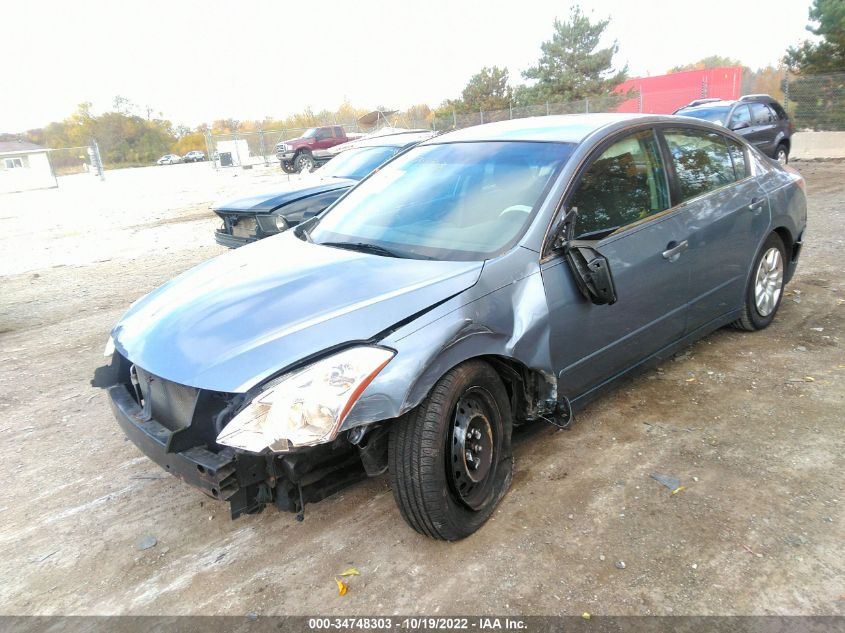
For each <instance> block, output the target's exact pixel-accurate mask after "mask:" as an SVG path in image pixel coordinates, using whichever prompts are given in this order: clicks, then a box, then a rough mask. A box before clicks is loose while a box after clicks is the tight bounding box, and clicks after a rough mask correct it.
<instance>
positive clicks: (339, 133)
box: [334, 127, 343, 138]
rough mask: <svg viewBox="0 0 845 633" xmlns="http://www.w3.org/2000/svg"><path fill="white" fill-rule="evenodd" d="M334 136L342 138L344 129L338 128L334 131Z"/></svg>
mask: <svg viewBox="0 0 845 633" xmlns="http://www.w3.org/2000/svg"><path fill="white" fill-rule="evenodd" d="M334 135H335V137H336V138H342V137H343V128H342V127H336V128H335V129H334Z"/></svg>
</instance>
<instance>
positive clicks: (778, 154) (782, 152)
mask: <svg viewBox="0 0 845 633" xmlns="http://www.w3.org/2000/svg"><path fill="white" fill-rule="evenodd" d="M774 159H775V160H776V161H777V162H779V163H780V164H781V165H786V164H787V163H788V162H789V149H788V148H787V147H786V143H779V144H778V146H777V148H776V149H775V155H774Z"/></svg>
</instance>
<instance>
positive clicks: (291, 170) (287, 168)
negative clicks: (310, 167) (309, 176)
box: [279, 160, 296, 174]
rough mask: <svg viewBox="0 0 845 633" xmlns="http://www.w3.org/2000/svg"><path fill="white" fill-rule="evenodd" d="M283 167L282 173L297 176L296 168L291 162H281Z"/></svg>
mask: <svg viewBox="0 0 845 633" xmlns="http://www.w3.org/2000/svg"><path fill="white" fill-rule="evenodd" d="M279 162H280V163H281V165H282V171H283V172H285V173H286V174H295V173H296V167H294V166H293V163H292V162H291V161H289V160H283V161H279Z"/></svg>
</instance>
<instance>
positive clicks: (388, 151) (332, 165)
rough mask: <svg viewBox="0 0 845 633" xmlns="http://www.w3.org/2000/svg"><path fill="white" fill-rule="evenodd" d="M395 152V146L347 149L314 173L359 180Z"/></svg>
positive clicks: (322, 175)
mask: <svg viewBox="0 0 845 633" xmlns="http://www.w3.org/2000/svg"><path fill="white" fill-rule="evenodd" d="M395 153H396V148H395V147H361V148H358V149H349V150H346V151H345V152H342V153H340V154H338V155H337V156H335V157H334V158H332V159H331V160H330V161H329V162H328V163H326V165H325V167H323V168H322V169H321V170H320V171H318V172H316V173H317V174H318V175H319V176H321V177H327V178H351V179H352V180H361V179H362V178H363V177H364V176H366V175H367V174H369V173H370V172H371V171H373V170H374V169H375V168H376V167H378V166H379V165H381V164H382V163H383V162H384V161H386V160H387V159H388V158H390V157H391V156H393V154H395Z"/></svg>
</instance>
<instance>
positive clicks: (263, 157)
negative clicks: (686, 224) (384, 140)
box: [206, 120, 359, 168]
mask: <svg viewBox="0 0 845 633" xmlns="http://www.w3.org/2000/svg"><path fill="white" fill-rule="evenodd" d="M325 125H330V126H337V127H342V128H343V129H344V131H345V132H346V133H347V134H351V133H356V132H359V127H358V125H357V123H335V122H333V121H331V120H329V121H327V122H325V123H319V124H317V125H315V126H314V127H321V126H325ZM308 129H310V128H284V129H279V130H262V129H259V130H256V131H254V132H232V133H229V134H209V135H207V136H206V144H207V146H208V148H207V149H208V157H209V159H210V160H212V161H213V164H214V167H215V168H218V167H253V166H258V165H269V164H271V163H273V162H276V145H277V144H279V143H282V142H284V141H288V140H290V139H293V138H297V137H299V136H302V135H303V134H304V133H305V132H306V131H307V130H308Z"/></svg>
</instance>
